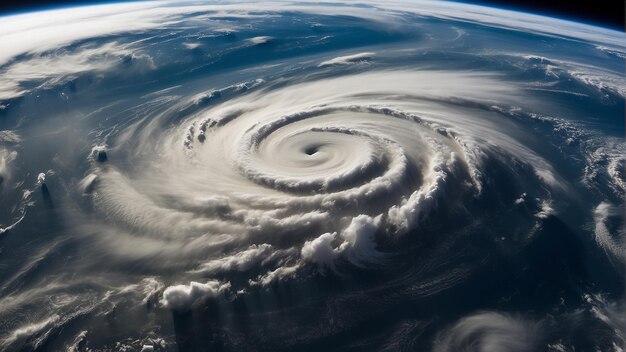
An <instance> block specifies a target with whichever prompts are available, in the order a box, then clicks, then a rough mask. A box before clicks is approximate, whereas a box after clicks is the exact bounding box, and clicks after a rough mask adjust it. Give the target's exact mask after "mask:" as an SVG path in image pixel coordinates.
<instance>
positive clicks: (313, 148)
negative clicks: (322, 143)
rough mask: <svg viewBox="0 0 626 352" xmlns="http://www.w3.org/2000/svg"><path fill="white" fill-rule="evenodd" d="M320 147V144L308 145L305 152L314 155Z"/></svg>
mask: <svg viewBox="0 0 626 352" xmlns="http://www.w3.org/2000/svg"><path fill="white" fill-rule="evenodd" d="M318 149H319V146H311V147H307V148H306V149H305V150H304V152H305V153H306V155H313V154H315V153H317V151H318Z"/></svg>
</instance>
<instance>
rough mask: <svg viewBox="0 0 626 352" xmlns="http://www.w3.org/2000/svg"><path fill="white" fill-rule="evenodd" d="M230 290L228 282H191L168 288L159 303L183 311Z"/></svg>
mask: <svg viewBox="0 0 626 352" xmlns="http://www.w3.org/2000/svg"><path fill="white" fill-rule="evenodd" d="M229 289H230V282H220V281H217V280H210V281H208V282H206V283H200V282H195V281H192V282H190V283H189V285H175V286H169V287H168V288H166V289H165V291H163V298H162V300H161V303H162V304H163V306H165V307H166V308H170V309H173V310H178V311H184V310H187V309H189V308H190V307H191V306H192V305H193V304H194V303H195V302H196V301H198V300H200V299H206V298H214V297H219V296H221V295H223V294H225V293H226V292H228V290H229Z"/></svg>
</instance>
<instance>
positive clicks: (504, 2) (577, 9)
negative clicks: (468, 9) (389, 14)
mask: <svg viewBox="0 0 626 352" xmlns="http://www.w3.org/2000/svg"><path fill="white" fill-rule="evenodd" d="M106 2H115V1H110V0H109V1H107V0H22V1H10V2H4V3H2V4H0V14H10V13H16V12H24V11H29V10H37V9H46V8H51V7H58V6H66V5H72V4H76V5H78V4H88V3H106ZM460 2H468V3H477V4H484V5H488V6H495V7H502V8H508V9H513V10H519V11H523V12H532V13H537V14H543V15H548V16H553V17H559V18H565V19H570V20H575V21H581V22H586V23H589V24H594V25H599V26H603V27H608V28H612V29H617V30H622V31H623V30H624V29H625V22H626V21H625V16H626V15H625V13H626V10H625V4H626V1H624V0H609V1H601V0H600V1H599V0H576V1H572V0H467V1H460Z"/></svg>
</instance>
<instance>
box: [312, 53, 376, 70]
mask: <svg viewBox="0 0 626 352" xmlns="http://www.w3.org/2000/svg"><path fill="white" fill-rule="evenodd" d="M375 55H376V53H372V52H365V53H358V54H353V55H347V56H339V57H336V58H334V59H330V60H326V61H322V62H320V64H319V65H318V66H319V67H323V66H333V65H350V64H355V63H362V62H368V61H370V60H371V59H372V58H373V57H374V56H375Z"/></svg>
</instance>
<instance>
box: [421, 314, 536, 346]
mask: <svg viewBox="0 0 626 352" xmlns="http://www.w3.org/2000/svg"><path fill="white" fill-rule="evenodd" d="M540 338H541V325H540V324H539V323H536V322H532V321H528V320H524V319H522V318H517V317H513V316H511V315H508V314H503V313H497V312H481V313H477V314H474V315H471V316H468V317H465V318H462V319H461V320H459V321H458V322H457V323H455V324H454V325H453V326H451V327H450V328H449V329H448V330H446V331H445V332H444V333H443V334H442V335H441V336H440V337H439V339H438V340H437V341H436V342H435V345H434V348H433V350H434V351H435V352H453V351H466V352H490V351H502V352H526V351H533V350H535V348H537V347H538V345H537V343H538V341H539V340H540Z"/></svg>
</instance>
